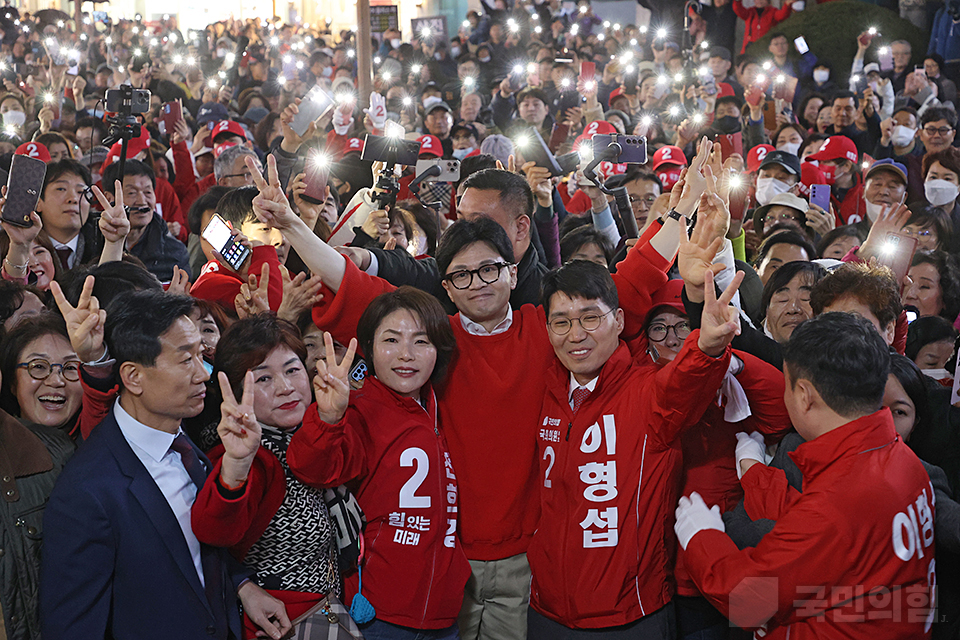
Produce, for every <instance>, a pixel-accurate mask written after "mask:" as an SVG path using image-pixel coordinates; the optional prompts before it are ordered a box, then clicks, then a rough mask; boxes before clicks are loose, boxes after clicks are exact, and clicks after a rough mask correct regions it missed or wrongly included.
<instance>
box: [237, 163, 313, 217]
mask: <svg viewBox="0 0 960 640" xmlns="http://www.w3.org/2000/svg"><path fill="white" fill-rule="evenodd" d="M244 162H246V164H247V168H248V169H249V170H250V174H251V175H252V176H253V182H254V184H256V185H257V189H259V190H260V195H258V196H257V197H256V198H254V199H253V212H254V213H255V214H256V216H257V218H259V220H260V221H261V222H263V223H264V224H268V225H270V226H271V227H274V228H275V229H279V230H280V231H281V233H282V232H284V231H289V230H290V228H291V227H292V226H293V225H294V224H295V223H296V222H298V221H299V220H300V218H298V217H297V214H295V213H294V212H293V209H291V208H290V202H289V201H288V200H287V196H286V194H284V192H283V187H281V186H280V178H279V176H278V174H277V160H276V158H274V157H273V155H268V156H267V177H266V179H264V177H263V176H262V175H260V169H259V168H258V167H257V164H256V163H255V162H254V160H253V156H245V157H244Z"/></svg>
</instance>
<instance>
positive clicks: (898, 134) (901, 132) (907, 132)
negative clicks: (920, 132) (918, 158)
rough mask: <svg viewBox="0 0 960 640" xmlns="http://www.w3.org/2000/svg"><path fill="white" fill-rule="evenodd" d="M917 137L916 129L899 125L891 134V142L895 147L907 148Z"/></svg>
mask: <svg viewBox="0 0 960 640" xmlns="http://www.w3.org/2000/svg"><path fill="white" fill-rule="evenodd" d="M916 135H917V130H916V129H911V128H910V127H905V126H903V125H902V124H898V125H897V126H895V127H894V128H893V133H891V134H890V142H892V143H893V146H895V147H905V146H907V145H908V144H910V141H911V140H913V138H914V136H916Z"/></svg>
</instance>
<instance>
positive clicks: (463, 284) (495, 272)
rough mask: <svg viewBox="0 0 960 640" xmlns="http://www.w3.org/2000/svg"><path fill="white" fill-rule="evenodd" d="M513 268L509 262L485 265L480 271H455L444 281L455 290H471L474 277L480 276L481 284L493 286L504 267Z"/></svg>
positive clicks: (444, 277)
mask: <svg viewBox="0 0 960 640" xmlns="http://www.w3.org/2000/svg"><path fill="white" fill-rule="evenodd" d="M510 266H513V265H511V264H510V263H509V262H494V263H493V264H485V265H483V266H482V267H480V268H478V269H465V270H463V271H454V272H453V273H448V274H447V275H445V276H443V279H444V280H446V281H448V282H449V283H450V284H452V285H453V288H454V289H469V288H470V285H472V284H473V276H478V277H479V278H480V282H482V283H484V284H493V283H494V282H496V281H497V280H499V279H500V270H501V269H503V268H504V267H510Z"/></svg>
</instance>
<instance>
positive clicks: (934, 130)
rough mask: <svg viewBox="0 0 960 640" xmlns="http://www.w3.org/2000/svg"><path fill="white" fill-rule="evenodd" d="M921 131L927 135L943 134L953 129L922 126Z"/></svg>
mask: <svg viewBox="0 0 960 640" xmlns="http://www.w3.org/2000/svg"><path fill="white" fill-rule="evenodd" d="M923 131H924V133H926V134H927V135H928V136H935V135H941V136H945V135H947V134H948V133H950V132H951V131H953V127H924V128H923Z"/></svg>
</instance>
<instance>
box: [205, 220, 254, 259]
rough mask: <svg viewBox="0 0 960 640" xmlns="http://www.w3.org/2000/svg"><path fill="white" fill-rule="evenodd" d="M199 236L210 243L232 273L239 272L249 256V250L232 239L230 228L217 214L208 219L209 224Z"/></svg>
mask: <svg viewBox="0 0 960 640" xmlns="http://www.w3.org/2000/svg"><path fill="white" fill-rule="evenodd" d="M200 236H201V237H202V238H203V239H204V240H206V241H207V242H209V243H210V245H211V246H212V247H213V248H214V250H215V251H216V252H217V253H219V254H220V256H221V257H222V258H223V260H224V262H225V263H226V264H227V265H228V266H229V267H230V268H231V269H233V270H234V271H240V267H241V266H242V265H243V261H244V260H246V259H247V257H248V256H249V255H250V248H249V247H246V246H244V245H243V244H242V243H241V242H240V241H239V240H237V239H236V238H234V236H233V234H232V233H231V229H230V226H229V225H228V224H227V222H226V221H225V220H224V219H223V218H221V217H220V215H219V214H217V213H215V214H213V217H212V218H210V222H209V223H208V224H207V226H206V227H205V228H204V230H203V233H201V234H200Z"/></svg>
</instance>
